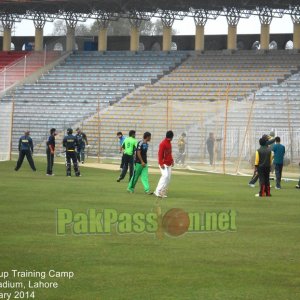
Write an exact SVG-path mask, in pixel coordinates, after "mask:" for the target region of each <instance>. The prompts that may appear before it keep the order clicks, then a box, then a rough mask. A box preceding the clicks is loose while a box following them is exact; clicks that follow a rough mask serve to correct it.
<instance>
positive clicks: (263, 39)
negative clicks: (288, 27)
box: [260, 24, 270, 50]
mask: <svg viewBox="0 0 300 300" xmlns="http://www.w3.org/2000/svg"><path fill="white" fill-rule="evenodd" d="M269 44H270V25H269V24H261V32H260V49H261V50H269Z"/></svg>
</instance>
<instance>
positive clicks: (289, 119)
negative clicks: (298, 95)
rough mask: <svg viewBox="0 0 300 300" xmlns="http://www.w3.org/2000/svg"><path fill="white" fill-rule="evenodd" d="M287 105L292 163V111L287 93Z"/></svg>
mask: <svg viewBox="0 0 300 300" xmlns="http://www.w3.org/2000/svg"><path fill="white" fill-rule="evenodd" d="M286 105H287V113H288V129H289V139H290V151H291V163H292V162H293V158H294V157H293V135H292V125H291V111H290V101H289V93H288V92H287V93H286Z"/></svg>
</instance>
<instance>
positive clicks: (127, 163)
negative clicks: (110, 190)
mask: <svg viewBox="0 0 300 300" xmlns="http://www.w3.org/2000/svg"><path fill="white" fill-rule="evenodd" d="M123 157H124V164H123V169H122V172H121V175H120V179H121V180H122V179H124V178H125V176H126V174H127V171H128V167H129V180H130V179H131V177H132V175H133V155H127V154H124V155H123Z"/></svg>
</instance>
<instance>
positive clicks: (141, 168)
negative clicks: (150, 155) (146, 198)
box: [127, 132, 153, 195]
mask: <svg viewBox="0 0 300 300" xmlns="http://www.w3.org/2000/svg"><path fill="white" fill-rule="evenodd" d="M150 141H151V133H150V132H145V133H144V137H143V140H142V141H139V142H138V144H137V147H136V155H135V166H134V172H133V176H132V178H131V180H130V182H129V184H128V187H127V191H128V192H130V193H133V192H134V188H135V186H136V184H137V182H138V180H139V177H140V176H141V179H142V184H143V186H144V190H145V193H146V194H149V195H152V194H153V193H150V187H149V179H148V161H147V151H148V147H149V145H148V143H149V142H150Z"/></svg>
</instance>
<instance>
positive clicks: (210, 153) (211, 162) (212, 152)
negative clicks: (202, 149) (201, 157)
mask: <svg viewBox="0 0 300 300" xmlns="http://www.w3.org/2000/svg"><path fill="white" fill-rule="evenodd" d="M208 154H209V164H210V165H211V166H212V165H213V163H214V150H213V149H208Z"/></svg>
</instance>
